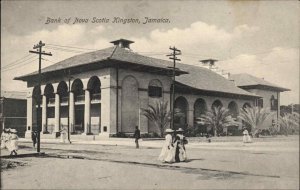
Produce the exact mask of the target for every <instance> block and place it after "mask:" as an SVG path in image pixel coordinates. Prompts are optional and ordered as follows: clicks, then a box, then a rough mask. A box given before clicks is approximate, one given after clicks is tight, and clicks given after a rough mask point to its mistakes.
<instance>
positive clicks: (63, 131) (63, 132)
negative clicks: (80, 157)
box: [60, 127, 67, 143]
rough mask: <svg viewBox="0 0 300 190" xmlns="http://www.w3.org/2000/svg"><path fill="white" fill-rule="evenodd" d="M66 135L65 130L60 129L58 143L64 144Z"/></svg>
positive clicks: (63, 128)
mask: <svg viewBox="0 0 300 190" xmlns="http://www.w3.org/2000/svg"><path fill="white" fill-rule="evenodd" d="M66 133H67V132H66V130H65V127H62V129H61V130H60V142H62V143H65V141H66V136H67V134H66Z"/></svg>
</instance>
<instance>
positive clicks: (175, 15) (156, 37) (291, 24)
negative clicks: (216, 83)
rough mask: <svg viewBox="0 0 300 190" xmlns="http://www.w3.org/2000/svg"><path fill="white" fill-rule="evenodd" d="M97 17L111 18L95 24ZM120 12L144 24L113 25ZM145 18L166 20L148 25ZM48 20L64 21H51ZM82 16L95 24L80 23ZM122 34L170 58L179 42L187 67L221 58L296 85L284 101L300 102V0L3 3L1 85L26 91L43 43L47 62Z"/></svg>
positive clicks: (144, 50) (239, 69)
mask: <svg viewBox="0 0 300 190" xmlns="http://www.w3.org/2000/svg"><path fill="white" fill-rule="evenodd" d="M93 17H95V18H97V19H99V21H100V19H109V21H108V22H107V23H106V22H99V23H92V20H93ZM114 17H119V18H123V19H131V18H132V19H139V21H140V23H127V24H123V23H113V20H114ZM145 17H148V18H151V19H164V21H166V22H164V23H146V24H143V23H144V22H145ZM48 18H51V19H56V20H59V19H60V22H59V23H58V22H56V23H49V24H46V21H47V19H48ZM76 18H79V19H82V20H87V19H88V21H87V22H86V23H85V22H83V23H75V24H73V23H74V21H75V19H76ZM68 19H69V22H68ZM120 38H125V39H128V40H132V41H134V42H135V43H134V44H132V45H131V49H132V50H133V51H134V52H137V53H140V54H143V55H146V56H151V57H156V58H161V59H167V57H166V55H167V54H169V53H170V50H169V47H170V46H176V48H178V49H180V50H181V51H182V55H181V56H180V59H181V60H182V61H181V62H182V63H185V64H192V65H196V66H201V64H200V62H199V60H202V59H207V58H213V59H217V60H219V61H218V62H217V63H216V66H217V67H218V68H219V69H220V70H224V72H229V73H231V74H237V73H249V74H252V75H254V76H256V77H259V78H264V79H265V80H267V81H269V82H272V83H274V84H276V85H279V86H282V87H285V88H288V89H291V91H289V92H284V93H281V104H282V105H287V104H290V103H299V2H298V1H221V0H220V1H172V0H169V1H167V0H165V1H159V0H157V1H137V0H135V1H133V0H132V1H108V0H107V1H105V0H101V1H30V0H27V1H2V2H1V90H13V91H16V90H17V91H25V90H26V82H23V81H15V80H13V78H14V77H17V76H21V75H24V74H28V73H31V72H34V71H36V70H37V69H38V60H37V55H33V54H29V52H28V51H29V50H33V49H32V48H33V46H34V45H35V44H37V43H38V42H39V41H40V40H42V41H43V42H44V43H45V44H46V46H45V47H44V49H43V50H44V51H46V52H51V53H52V54H53V56H51V57H50V56H44V57H43V58H44V60H43V61H42V67H47V66H49V65H52V64H54V63H56V62H58V61H61V60H63V59H66V58H68V57H71V56H74V55H76V54H80V53H82V52H88V51H92V50H96V49H103V48H106V47H111V46H112V44H111V43H109V42H110V41H113V40H116V39H120ZM61 46H69V47H79V48H82V49H79V48H77V49H75V48H66V47H65V48H64V49H63V50H62V49H58V48H57V47H61ZM61 48H62V47H61ZM66 49H68V50H69V51H66ZM71 49H72V51H70V50H71ZM74 50H76V51H74ZM199 82H201V81H199Z"/></svg>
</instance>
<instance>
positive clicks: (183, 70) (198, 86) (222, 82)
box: [15, 39, 260, 138]
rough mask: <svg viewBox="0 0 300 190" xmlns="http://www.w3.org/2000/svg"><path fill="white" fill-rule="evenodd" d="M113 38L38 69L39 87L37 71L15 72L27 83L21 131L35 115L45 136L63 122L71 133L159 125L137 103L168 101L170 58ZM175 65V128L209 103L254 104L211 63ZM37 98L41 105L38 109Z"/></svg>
mask: <svg viewBox="0 0 300 190" xmlns="http://www.w3.org/2000/svg"><path fill="white" fill-rule="evenodd" d="M112 43H113V44H114V46H113V47H110V48H106V49H102V50H98V51H94V52H89V53H84V54H80V55H76V56H73V57H71V58H68V59H66V60H63V61H60V62H58V63H56V64H54V65H51V66H49V67H46V68H44V69H42V88H41V91H39V90H38V88H37V85H38V83H37V77H38V73H37V72H34V73H31V74H28V75H24V76H20V77H16V78H15V79H16V80H23V81H26V82H27V86H28V94H27V133H26V134H28V135H29V134H30V132H31V130H32V127H35V126H36V125H37V115H39V119H40V121H41V123H42V124H41V125H42V131H43V133H44V135H43V136H44V137H45V138H47V137H49V135H47V133H50V136H56V134H57V133H59V131H60V129H61V128H62V127H67V126H68V124H69V127H70V131H71V133H72V134H73V135H78V134H83V135H89V134H93V135H100V136H106V137H108V136H110V135H113V134H116V133H118V132H122V133H133V132H134V130H135V126H139V128H140V130H141V133H152V132H158V131H159V130H158V128H157V127H156V126H155V125H154V124H153V123H152V122H150V121H148V119H147V118H146V117H145V116H143V114H142V112H141V108H147V107H148V105H149V104H150V105H153V104H155V102H156V101H164V102H166V101H167V102H169V103H170V95H171V94H170V92H171V84H172V68H170V67H172V66H173V63H172V62H170V61H165V60H161V59H156V58H151V57H146V56H142V55H139V54H137V53H134V52H133V51H132V50H131V49H130V48H129V45H130V44H131V43H133V42H132V41H129V40H124V39H120V40H116V41H113V42H112ZM177 68H178V69H177V70H176V71H175V74H176V84H175V85H176V86H175V108H177V109H179V110H180V111H181V112H182V113H183V117H181V118H177V119H176V120H175V127H176V128H178V127H183V128H186V127H187V126H190V127H194V126H196V125H201V124H198V123H197V122H196V120H197V118H199V117H200V115H201V114H203V113H204V112H205V111H206V110H210V109H211V108H212V107H214V106H224V107H226V108H228V109H229V110H230V112H231V114H232V117H234V118H237V115H238V113H239V110H240V108H243V107H245V106H255V103H256V102H257V99H258V98H260V96H259V95H256V94H254V93H251V92H248V91H246V90H244V89H242V88H239V87H237V86H235V84H234V83H233V82H231V81H229V80H227V79H226V78H224V77H223V76H220V75H219V74H217V73H215V72H214V71H211V70H210V69H207V68H203V67H197V66H192V65H187V64H179V63H178V64H177ZM40 95H42V96H40ZM39 97H41V98H39ZM38 101H41V110H37V102H38ZM169 105H170V104H169ZM37 112H38V113H39V114H37ZM200 127H203V129H204V131H205V130H206V128H205V126H200ZM240 128H241V126H240ZM28 137H29V136H28Z"/></svg>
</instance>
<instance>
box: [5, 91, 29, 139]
mask: <svg viewBox="0 0 300 190" xmlns="http://www.w3.org/2000/svg"><path fill="white" fill-rule="evenodd" d="M26 120H27V114H26V92H17V91H1V97H0V122H1V131H2V130H3V128H12V129H16V130H17V131H18V136H19V137H24V135H25V131H26Z"/></svg>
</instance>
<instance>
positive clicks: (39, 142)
mask: <svg viewBox="0 0 300 190" xmlns="http://www.w3.org/2000/svg"><path fill="white" fill-rule="evenodd" d="M43 46H45V43H43V42H42V41H40V42H39V43H38V44H36V45H34V46H33V49H37V50H36V51H31V50H30V51H29V53H35V54H38V55H39V77H38V89H39V93H40V94H39V96H38V101H37V102H38V111H37V112H36V113H37V118H36V120H37V152H40V147H41V146H40V145H41V134H40V133H41V119H40V115H39V112H40V108H41V92H42V91H41V83H42V76H41V67H42V55H48V56H52V54H51V52H50V53H45V51H42V47H43Z"/></svg>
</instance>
